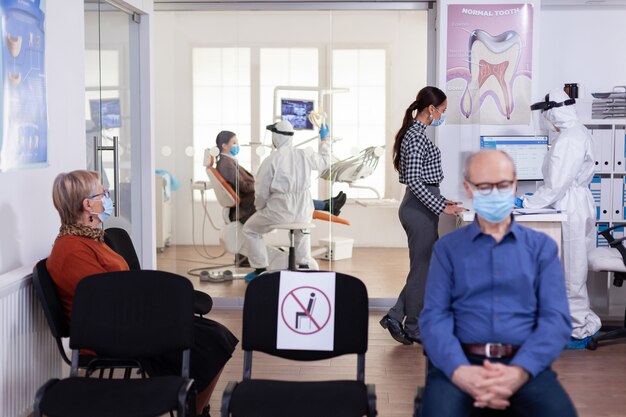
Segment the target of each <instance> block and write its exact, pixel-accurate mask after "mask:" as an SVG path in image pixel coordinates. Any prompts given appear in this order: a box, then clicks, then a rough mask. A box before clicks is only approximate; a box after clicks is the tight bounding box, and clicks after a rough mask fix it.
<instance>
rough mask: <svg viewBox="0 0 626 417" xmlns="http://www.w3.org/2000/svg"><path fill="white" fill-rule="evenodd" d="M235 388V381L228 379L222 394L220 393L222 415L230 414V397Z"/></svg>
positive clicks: (226, 416)
mask: <svg viewBox="0 0 626 417" xmlns="http://www.w3.org/2000/svg"><path fill="white" fill-rule="evenodd" d="M235 388H237V382H235V381H230V382H229V383H228V385H226V388H225V389H224V394H222V410H221V412H222V417H228V416H229V414H230V399H231V398H232V396H233V391H235Z"/></svg>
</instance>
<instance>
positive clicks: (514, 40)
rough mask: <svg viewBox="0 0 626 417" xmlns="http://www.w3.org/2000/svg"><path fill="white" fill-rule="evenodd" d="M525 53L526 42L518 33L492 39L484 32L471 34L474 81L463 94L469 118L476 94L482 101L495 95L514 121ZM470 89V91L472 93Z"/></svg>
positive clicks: (462, 107)
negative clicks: (516, 84) (515, 87)
mask: <svg viewBox="0 0 626 417" xmlns="http://www.w3.org/2000/svg"><path fill="white" fill-rule="evenodd" d="M521 51H522V40H521V37H520V36H519V34H518V33H517V32H514V31H510V30H509V31H506V32H503V33H501V34H499V35H497V36H492V35H490V34H489V33H487V32H485V31H484V30H481V29H476V30H474V31H472V32H471V34H470V38H469V65H470V73H471V74H472V80H471V82H470V83H469V85H468V87H467V89H466V91H465V92H464V93H463V98H462V101H461V109H462V111H463V113H464V114H465V115H466V116H465V117H469V115H470V114H471V113H472V106H473V104H475V102H476V101H475V99H474V98H473V97H471V96H472V94H471V93H472V92H473V91H476V92H477V93H478V95H479V97H480V101H481V103H482V100H483V98H484V97H486V96H491V97H492V98H493V99H494V101H495V103H496V106H497V107H498V109H499V110H500V112H501V113H502V114H503V115H504V116H505V117H506V118H507V119H510V118H511V113H512V112H513V107H514V103H513V83H512V80H513V77H514V76H515V73H516V72H517V67H518V64H519V61H520V57H521ZM468 90H469V91H468Z"/></svg>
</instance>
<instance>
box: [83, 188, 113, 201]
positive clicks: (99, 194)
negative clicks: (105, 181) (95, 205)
mask: <svg viewBox="0 0 626 417" xmlns="http://www.w3.org/2000/svg"><path fill="white" fill-rule="evenodd" d="M100 196H103V197H106V198H109V196H110V194H109V190H104V191H103V192H101V193H98V194H94V195H92V196H89V197H87V198H88V199H89V200H92V199H94V198H96V197H100Z"/></svg>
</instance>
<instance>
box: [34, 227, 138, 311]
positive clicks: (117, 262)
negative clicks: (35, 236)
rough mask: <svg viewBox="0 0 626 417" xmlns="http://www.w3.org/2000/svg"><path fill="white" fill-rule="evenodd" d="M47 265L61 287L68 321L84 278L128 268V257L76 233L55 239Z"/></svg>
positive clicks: (58, 289) (60, 293) (61, 295)
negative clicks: (75, 296)
mask: <svg viewBox="0 0 626 417" xmlns="http://www.w3.org/2000/svg"><path fill="white" fill-rule="evenodd" d="M46 267H47V268H48V272H49V273H50V276H51V277H52V280H53V281H54V283H55V284H56V286H57V294H58V296H59V299H60V300H61V304H62V305H63V309H64V310H65V314H66V316H67V319H68V320H69V319H70V317H71V314H72V303H73V302H74V292H75V291H76V286H77V285H78V283H79V282H80V280H81V279H83V278H85V277H88V276H90V275H94V274H100V273H103V272H113V271H126V270H128V265H127V264H126V261H125V260H124V258H122V257H121V256H120V255H118V254H117V253H115V252H114V251H113V250H112V249H111V248H109V247H108V246H107V245H106V243H104V242H100V241H98V240H94V239H90V238H87V237H81V236H74V235H65V236H61V237H59V238H57V239H56V240H55V242H54V246H53V247H52V252H51V253H50V256H49V257H48V260H47V261H46Z"/></svg>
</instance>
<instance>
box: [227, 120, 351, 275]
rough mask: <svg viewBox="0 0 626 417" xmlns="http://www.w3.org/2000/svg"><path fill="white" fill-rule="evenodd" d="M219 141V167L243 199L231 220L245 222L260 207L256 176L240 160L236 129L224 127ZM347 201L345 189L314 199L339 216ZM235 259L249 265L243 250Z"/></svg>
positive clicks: (323, 209) (239, 263)
mask: <svg viewBox="0 0 626 417" xmlns="http://www.w3.org/2000/svg"><path fill="white" fill-rule="evenodd" d="M215 144H216V145H217V147H218V149H219V150H220V154H219V157H218V159H217V164H216V169H217V171H218V172H219V173H220V175H221V176H222V177H223V178H224V180H225V181H226V182H227V183H228V184H229V185H230V186H231V187H232V188H233V190H235V192H236V193H237V195H238V196H239V199H240V203H239V206H238V207H233V208H231V209H230V213H229V218H230V220H231V221H235V220H239V221H240V222H241V224H245V223H246V221H247V220H248V219H249V218H250V216H252V215H253V214H254V212H255V211H256V208H255V206H254V176H253V175H252V174H251V173H250V172H248V171H247V170H246V169H245V168H244V167H242V166H241V165H239V162H238V161H237V154H238V153H239V142H238V140H237V135H236V134H235V133H233V132H230V131H228V130H223V131H221V132H220V133H219V134H218V135H217V138H216V139H215ZM345 203H346V194H345V193H344V192H343V191H340V192H339V194H337V196H336V197H334V198H331V199H327V200H313V206H314V209H315V210H322V211H328V212H331V213H332V214H333V215H335V216H338V215H339V213H340V212H341V208H342V207H343V205H344V204H345ZM235 262H236V263H237V264H238V265H240V266H248V265H246V264H247V260H246V259H245V257H244V256H242V255H240V254H237V255H236V256H235Z"/></svg>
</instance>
